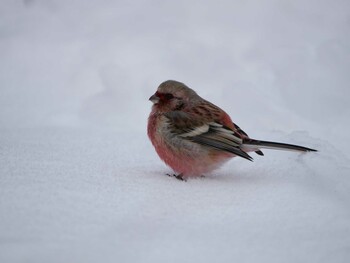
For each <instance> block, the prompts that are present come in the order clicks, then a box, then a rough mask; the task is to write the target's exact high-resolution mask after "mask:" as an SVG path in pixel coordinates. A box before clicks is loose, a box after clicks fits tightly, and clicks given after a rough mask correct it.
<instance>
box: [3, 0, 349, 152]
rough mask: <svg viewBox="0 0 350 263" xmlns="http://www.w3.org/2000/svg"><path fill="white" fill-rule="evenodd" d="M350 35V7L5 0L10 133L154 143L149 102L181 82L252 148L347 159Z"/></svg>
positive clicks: (255, 0) (338, 2)
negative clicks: (106, 132)
mask: <svg viewBox="0 0 350 263" xmlns="http://www.w3.org/2000/svg"><path fill="white" fill-rule="evenodd" d="M349 29H350V2H349V1H348V0H332V1H330V0H318V1H314V0H309V1H301V0H293V1H289V0H283V1H281V0H247V1H221V0H218V1H191V0H190V1H188V0H186V1H184V0H178V1H159V0H149V1H140V0H139V1H123V0H118V1H112V0H99V1H84V0H71V1H61V0H2V1H1V2H0V58H1V59H0V127H2V128H17V127H42V126H53V127H80V126H84V127H85V126H87V127H99V128H103V129H104V128H106V129H116V130H118V129H120V130H139V131H145V129H146V122H147V117H148V113H149V111H150V107H151V103H150V102H149V101H148V98H149V96H150V95H152V94H153V93H154V91H155V90H156V88H157V86H158V85H159V84H160V83H161V82H162V81H164V80H167V79H175V80H178V81H181V82H184V83H186V84H187V85H188V86H190V87H191V88H193V89H194V90H196V91H197V93H199V94H200V95H201V96H202V97H204V98H206V99H208V100H210V101H212V102H214V103H216V104H217V105H220V106H221V107H222V108H224V109H225V110H226V111H227V112H228V113H229V114H230V115H231V116H232V119H233V120H234V121H235V122H237V123H238V125H240V126H241V127H242V128H243V129H244V130H246V131H247V132H248V133H249V134H250V135H251V136H252V137H259V134H260V132H271V131H282V132H286V133H289V132H292V131H300V130H303V131H307V132H308V133H309V134H310V135H311V136H314V137H316V138H320V139H326V140H328V139H332V140H333V139H334V138H339V140H338V139H337V140H335V145H337V147H339V148H342V149H343V150H346V148H347V147H345V146H344V140H347V138H348V130H349V121H348V119H349V115H350V107H349V98H350V87H349V83H350V74H349V68H350V34H349ZM265 139H273V138H265Z"/></svg>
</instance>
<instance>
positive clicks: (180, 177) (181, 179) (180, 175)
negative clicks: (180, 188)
mask: <svg viewBox="0 0 350 263" xmlns="http://www.w3.org/2000/svg"><path fill="white" fill-rule="evenodd" d="M167 176H171V177H175V178H176V179H178V180H180V181H185V182H186V179H185V178H184V177H183V175H182V174H167Z"/></svg>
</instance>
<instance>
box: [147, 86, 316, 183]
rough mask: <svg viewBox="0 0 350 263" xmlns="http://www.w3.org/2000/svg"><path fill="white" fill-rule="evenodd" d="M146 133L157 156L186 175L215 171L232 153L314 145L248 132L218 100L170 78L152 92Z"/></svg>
mask: <svg viewBox="0 0 350 263" xmlns="http://www.w3.org/2000/svg"><path fill="white" fill-rule="evenodd" d="M150 100H151V101H152V102H153V106H152V111H151V113H150V115H149V118H148V127H147V131H148V136H149V138H150V140H151V142H152V144H153V146H154V147H155V149H156V151H157V153H158V155H159V157H160V158H161V159H162V160H163V161H164V162H165V163H166V164H167V165H169V166H170V167H171V168H172V169H173V170H174V171H175V172H176V173H178V175H176V178H178V179H183V178H186V177H189V176H201V175H203V174H205V173H208V172H211V171H213V170H215V169H217V168H218V167H220V166H221V165H222V164H223V163H225V162H226V161H228V160H229V159H231V158H232V157H235V156H239V157H242V158H245V159H247V160H250V161H252V160H253V158H252V157H251V156H250V155H248V152H256V153H257V154H259V155H264V154H263V153H262V151H261V150H260V149H261V148H269V149H279V150H293V151H300V152H309V151H316V150H314V149H310V148H306V147H303V146H298V145H292V144H285V143H277V142H267V141H261V140H255V139H251V138H249V136H248V135H247V134H246V133H245V132H244V131H243V130H242V129H241V128H239V127H238V126H237V125H236V124H234V123H233V122H232V120H231V118H230V116H229V115H228V114H227V113H226V112H225V111H223V110H222V109H220V108H219V107H218V106H216V105H214V104H212V103H210V102H209V101H206V100H205V99H203V98H201V97H200V96H199V95H198V94H197V93H196V92H195V91H194V90H192V89H190V88H189V87H187V86H186V85H185V84H183V83H181V82H178V81H174V80H168V81H165V82H163V83H162V84H160V86H159V87H158V89H157V91H156V93H155V94H154V95H152V96H151V97H150Z"/></svg>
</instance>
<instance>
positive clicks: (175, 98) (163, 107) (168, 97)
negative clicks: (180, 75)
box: [149, 80, 199, 112]
mask: <svg viewBox="0 0 350 263" xmlns="http://www.w3.org/2000/svg"><path fill="white" fill-rule="evenodd" d="M197 98H199V96H198V95H197V93H196V92H195V91H194V90H192V89H190V88H189V87H187V86H186V85H185V84H183V83H181V82H178V81H175V80H167V81H165V82H163V83H162V84H160V85H159V87H158V89H157V91H156V93H154V94H153V95H152V96H151V97H150V98H149V100H150V101H152V102H153V107H156V108H157V110H158V111H162V112H168V111H174V110H181V109H183V108H184V107H186V106H187V105H188V104H189V103H190V102H194V101H195V100H196V99H197Z"/></svg>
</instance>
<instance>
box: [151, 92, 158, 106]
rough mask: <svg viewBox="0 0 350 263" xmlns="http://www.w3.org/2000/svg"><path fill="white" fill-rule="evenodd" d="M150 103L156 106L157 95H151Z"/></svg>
mask: <svg viewBox="0 0 350 263" xmlns="http://www.w3.org/2000/svg"><path fill="white" fill-rule="evenodd" d="M149 100H150V101H152V102H153V104H157V103H158V102H159V97H158V96H157V94H153V95H152V96H151V97H150V98H149Z"/></svg>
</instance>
